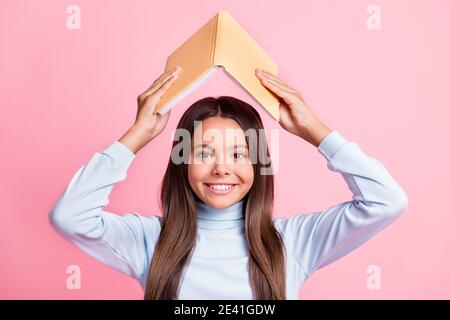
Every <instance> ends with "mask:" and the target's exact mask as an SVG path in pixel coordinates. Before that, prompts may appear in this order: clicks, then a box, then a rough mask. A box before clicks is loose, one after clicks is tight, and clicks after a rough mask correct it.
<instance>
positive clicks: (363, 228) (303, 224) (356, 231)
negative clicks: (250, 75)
mask: <svg viewBox="0 0 450 320" xmlns="http://www.w3.org/2000/svg"><path fill="white" fill-rule="evenodd" d="M255 73H256V76H257V77H258V78H259V79H260V80H261V82H262V84H263V85H264V86H266V87H267V88H268V89H269V90H271V91H272V92H273V93H275V94H276V95H278V96H279V97H280V125H281V127H282V128H284V129H285V130H287V131H288V132H290V133H292V134H294V135H296V136H298V137H300V138H302V139H303V140H305V141H307V142H309V143H311V144H312V145H314V146H315V147H318V150H319V151H320V152H321V153H322V154H323V155H324V157H325V158H326V159H327V165H328V168H329V169H330V170H332V171H336V172H339V173H341V175H342V177H343V178H344V180H345V182H346V183H347V185H348V187H349V188H350V191H351V192H352V193H353V197H352V200H349V201H347V202H343V203H339V204H337V205H335V206H332V207H330V208H328V209H326V210H323V211H322V212H314V213H310V214H307V215H304V214H297V215H294V216H292V217H290V218H288V219H285V218H280V219H276V220H275V221H274V226H275V227H276V228H277V229H278V230H279V231H280V233H281V234H282V236H283V238H284V242H285V244H286V247H287V249H288V251H289V252H290V253H291V254H293V255H294V257H295V258H296V260H297V262H298V263H299V264H300V266H301V267H302V268H303V271H304V272H305V274H306V275H307V276H309V275H311V273H312V272H314V271H315V270H317V269H318V268H321V267H323V266H326V265H327V264H329V263H331V262H333V261H335V260H336V259H338V258H340V257H342V256H343V255H345V254H347V253H348V252H350V251H351V250H353V249H355V248H356V247H358V246H359V245H361V244H362V243H363V242H365V241H367V240H368V239H369V238H371V237H372V236H373V235H374V234H376V233H377V232H379V231H380V230H381V229H383V228H385V227H386V226H387V225H389V224H390V223H392V222H393V221H394V220H395V219H396V218H397V217H398V216H399V215H400V214H401V213H402V212H404V211H405V209H406V207H407V205H408V199H407V197H406V194H405V192H404V191H403V189H402V188H401V187H400V186H399V185H398V183H397V182H396V181H395V180H394V178H393V177H392V176H391V175H390V174H389V172H388V171H387V170H386V168H385V167H384V166H383V165H382V164H381V162H380V161H378V160H377V159H375V158H372V157H369V156H367V155H366V154H365V153H364V152H363V151H362V150H361V149H360V148H359V146H358V145H357V144H356V143H354V142H349V141H347V140H346V139H345V138H344V137H342V136H341V135H340V134H339V132H337V131H332V130H330V129H329V128H328V127H327V126H326V125H325V124H324V123H322V122H321V121H320V120H319V119H318V118H317V117H316V116H315V115H314V113H313V112H312V111H311V109H310V108H309V106H308V105H307V104H306V103H305V101H304V100H303V98H302V96H301V94H300V93H299V92H297V91H296V90H295V89H293V88H291V87H290V86H289V85H288V84H286V83H285V82H284V81H283V80H281V79H280V78H279V77H277V76H276V75H274V74H272V73H270V72H265V71H261V70H255Z"/></svg>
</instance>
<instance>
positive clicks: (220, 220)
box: [196, 200, 245, 230]
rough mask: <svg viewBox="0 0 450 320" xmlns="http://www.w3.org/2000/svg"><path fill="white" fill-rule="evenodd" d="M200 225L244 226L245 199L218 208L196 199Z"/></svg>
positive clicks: (217, 227) (203, 226) (214, 226)
mask: <svg viewBox="0 0 450 320" xmlns="http://www.w3.org/2000/svg"><path fill="white" fill-rule="evenodd" d="M196 204H197V217H198V227H199V228H202V229H216V230H217V229H222V230H223V229H229V228H234V227H243V226H244V224H245V219H244V200H241V201H239V202H236V203H235V204H233V205H231V206H229V207H227V208H221V209H216V208H213V207H211V206H209V205H207V204H206V203H204V202H202V201H196Z"/></svg>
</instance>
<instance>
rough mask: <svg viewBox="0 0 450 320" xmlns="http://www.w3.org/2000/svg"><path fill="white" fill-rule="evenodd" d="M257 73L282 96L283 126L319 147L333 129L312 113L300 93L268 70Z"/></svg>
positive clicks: (271, 88)
mask: <svg viewBox="0 0 450 320" xmlns="http://www.w3.org/2000/svg"><path fill="white" fill-rule="evenodd" d="M255 74H256V76H257V77H258V78H259V79H260V80H261V82H262V84H263V85H264V86H265V87H266V88H268V89H269V90H271V91H272V92H273V93H275V94H276V95H277V96H278V97H279V98H280V99H279V100H280V121H279V123H280V125H281V127H282V128H283V129H285V130H287V131H288V132H290V133H292V134H295V135H296V136H299V137H300V138H302V139H304V140H306V141H308V142H309V143H311V144H313V145H314V146H316V147H318V146H319V144H320V142H321V141H322V140H323V138H325V136H326V135H327V134H328V133H330V132H331V130H330V129H329V128H328V127H327V126H326V125H325V124H323V123H322V122H321V121H320V120H319V119H318V118H317V117H316V116H315V115H314V114H313V113H312V111H311V109H309V107H308V106H307V105H306V103H305V102H304V101H303V98H302V96H301V95H300V93H298V92H297V91H296V90H294V89H292V88H290V87H289V86H288V85H287V84H286V83H284V82H283V81H282V80H281V79H280V78H278V77H277V76H275V75H273V74H272V73H270V72H268V71H264V70H261V69H256V70H255Z"/></svg>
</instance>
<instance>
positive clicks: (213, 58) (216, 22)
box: [210, 14, 219, 67]
mask: <svg viewBox="0 0 450 320" xmlns="http://www.w3.org/2000/svg"><path fill="white" fill-rule="evenodd" d="M218 28H219V14H217V15H216V17H215V19H214V27H213V39H212V48H211V64H210V65H211V67H214V66H215V65H216V52H217V50H216V46H217V37H218V31H219V30H218Z"/></svg>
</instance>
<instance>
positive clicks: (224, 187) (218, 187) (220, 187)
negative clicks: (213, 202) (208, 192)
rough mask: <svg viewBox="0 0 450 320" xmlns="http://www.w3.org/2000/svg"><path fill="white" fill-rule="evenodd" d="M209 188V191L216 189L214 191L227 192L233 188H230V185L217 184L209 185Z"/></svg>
mask: <svg viewBox="0 0 450 320" xmlns="http://www.w3.org/2000/svg"><path fill="white" fill-rule="evenodd" d="M209 187H210V188H211V189H216V190H229V189H231V188H232V187H233V186H231V185H219V184H216V185H212V184H209Z"/></svg>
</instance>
